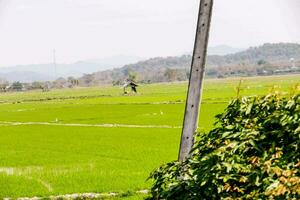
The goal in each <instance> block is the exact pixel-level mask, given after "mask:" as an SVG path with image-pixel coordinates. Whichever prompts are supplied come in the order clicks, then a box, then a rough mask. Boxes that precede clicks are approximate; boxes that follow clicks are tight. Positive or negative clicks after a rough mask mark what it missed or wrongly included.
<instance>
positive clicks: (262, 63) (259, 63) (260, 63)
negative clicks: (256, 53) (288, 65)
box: [257, 59, 267, 65]
mask: <svg viewBox="0 0 300 200" xmlns="http://www.w3.org/2000/svg"><path fill="white" fill-rule="evenodd" d="M266 63H267V62H266V61H265V60H263V59H261V60H259V61H258V62H257V65H264V64H266Z"/></svg>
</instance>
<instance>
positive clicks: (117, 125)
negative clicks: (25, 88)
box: [0, 121, 182, 129]
mask: <svg viewBox="0 0 300 200" xmlns="http://www.w3.org/2000/svg"><path fill="white" fill-rule="evenodd" d="M21 125H44V126H69V127H100V128H165V129H181V128H182V127H181V126H170V125H131V124H74V123H70V124H64V123H51V122H7V121H0V126H21Z"/></svg>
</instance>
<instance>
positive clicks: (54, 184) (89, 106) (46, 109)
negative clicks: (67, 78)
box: [0, 75, 300, 200]
mask: <svg viewBox="0 0 300 200" xmlns="http://www.w3.org/2000/svg"><path fill="white" fill-rule="evenodd" d="M239 80H240V79H238V78H237V79H222V80H207V81H206V82H205V88H204V96H203V102H202V103H203V104H202V107H201V117H200V124H199V125H200V130H206V131H207V130H209V129H211V128H212V126H213V123H214V116H215V115H216V114H217V113H220V112H222V111H223V109H224V108H225V107H226V105H227V103H228V101H230V99H232V98H233V97H235V96H236V95H237V90H236V87H237V85H238V83H239ZM299 80H300V76H297V75H294V76H282V77H261V78H246V79H244V81H243V84H242V87H241V92H240V95H247V96H249V95H263V94H266V93H268V92H270V91H274V90H281V91H285V92H286V93H287V94H288V93H290V91H291V87H292V86H295V85H296V84H299V83H300V81H299ZM186 89H187V83H172V84H153V85H145V86H142V87H140V88H139V92H140V93H139V94H138V95H132V96H123V95H122V94H121V92H122V90H121V89H120V88H119V87H102V88H77V89H66V90H53V91H51V92H47V93H42V92H40V91H32V92H24V93H6V94H0V198H4V197H12V198H17V197H33V196H41V197H47V196H49V195H60V194H68V193H85V192H98V193H102V192H103V193H105V192H120V193H124V192H125V193H126V192H127V191H129V192H135V191H138V190H141V189H146V188H149V186H150V184H151V182H149V181H146V179H147V177H148V176H149V173H150V172H151V171H152V170H153V169H155V168H156V167H158V166H159V165H160V164H162V163H165V162H168V161H171V160H174V159H176V158H177V153H178V147H179V142H180V141H179V140H180V133H181V129H180V128H178V127H177V126H181V125H182V119H183V113H184V102H185V97H186ZM4 122H22V123H27V124H18V125H16V124H5V123H4ZM38 122H40V123H50V124H38ZM97 124H119V125H140V127H130V128H129V127H127V128H125V127H122V128H121V127H118V128H116V127H115V128H109V127H96V126H88V125H97ZM66 125H69V126H66ZM149 125H155V126H157V127H156V128H153V127H152V128H149V127H147V126H149ZM164 125H168V126H171V127H169V128H164V127H160V126H164ZM172 127H174V128H172ZM176 127H177V128H176ZM142 198H143V197H142V196H130V197H126V198H122V199H130V200H131V199H142ZM117 199H120V198H117Z"/></svg>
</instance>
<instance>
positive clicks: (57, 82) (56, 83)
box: [53, 77, 67, 88]
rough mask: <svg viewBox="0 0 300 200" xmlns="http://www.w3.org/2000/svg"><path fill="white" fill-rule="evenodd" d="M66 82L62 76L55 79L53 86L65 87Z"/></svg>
mask: <svg viewBox="0 0 300 200" xmlns="http://www.w3.org/2000/svg"><path fill="white" fill-rule="evenodd" d="M66 84H67V80H66V79H64V78H62V77H60V78H58V79H56V80H55V81H53V86H54V87H55V88H64V87H65V86H66Z"/></svg>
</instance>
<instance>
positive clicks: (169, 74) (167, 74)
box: [165, 68, 177, 82]
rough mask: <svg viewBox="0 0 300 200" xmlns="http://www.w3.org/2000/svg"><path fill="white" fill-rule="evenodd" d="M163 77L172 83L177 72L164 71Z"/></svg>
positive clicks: (172, 70) (175, 78)
mask: <svg viewBox="0 0 300 200" xmlns="http://www.w3.org/2000/svg"><path fill="white" fill-rule="evenodd" d="M165 77H166V78H167V81H169V82H172V81H176V80H177V70H176V69H169V68H167V69H166V71H165Z"/></svg>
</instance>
